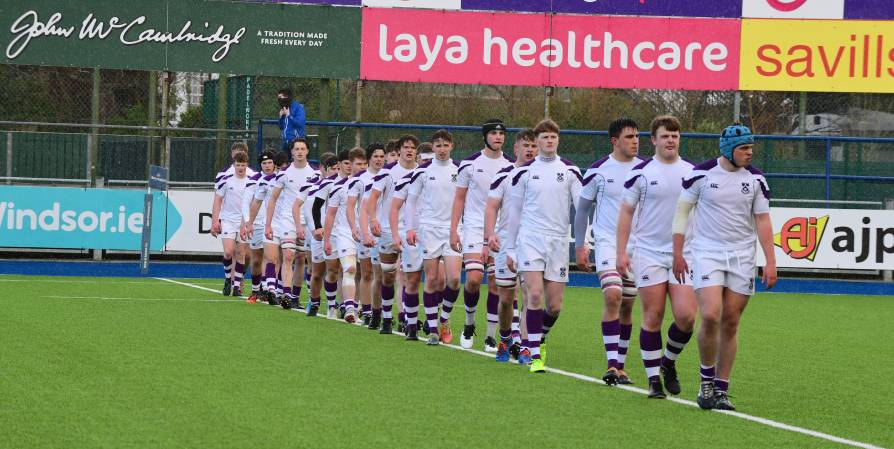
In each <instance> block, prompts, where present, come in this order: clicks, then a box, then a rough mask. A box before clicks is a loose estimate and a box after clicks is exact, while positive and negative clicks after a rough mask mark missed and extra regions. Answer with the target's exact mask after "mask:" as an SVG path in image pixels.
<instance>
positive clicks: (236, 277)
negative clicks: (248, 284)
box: [233, 262, 245, 288]
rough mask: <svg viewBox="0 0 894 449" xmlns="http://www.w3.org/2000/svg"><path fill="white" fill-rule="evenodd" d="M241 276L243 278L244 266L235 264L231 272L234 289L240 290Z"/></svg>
mask: <svg viewBox="0 0 894 449" xmlns="http://www.w3.org/2000/svg"><path fill="white" fill-rule="evenodd" d="M242 276H245V265H243V264H241V263H239V262H236V268H235V270H234V271H233V287H234V288H242Z"/></svg>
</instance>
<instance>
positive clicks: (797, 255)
mask: <svg viewBox="0 0 894 449" xmlns="http://www.w3.org/2000/svg"><path fill="white" fill-rule="evenodd" d="M828 221H829V216H828V215H826V216H825V217H820V218H816V217H795V218H792V219H790V220H789V221H787V222H785V224H783V225H782V230H780V231H779V234H775V235H774V236H773V243H774V244H775V245H776V246H778V247H780V248H782V251H784V252H785V253H786V254H788V256H789V257H791V258H792V259H807V260H809V261H811V262H813V259H815V258H816V250H817V249H818V248H819V244H820V242H821V241H822V239H823V232H825V230H826V223H827V222H828Z"/></svg>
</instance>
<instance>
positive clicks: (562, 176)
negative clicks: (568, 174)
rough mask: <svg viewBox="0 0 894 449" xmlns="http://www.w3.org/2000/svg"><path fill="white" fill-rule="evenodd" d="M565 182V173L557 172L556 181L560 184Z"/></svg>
mask: <svg viewBox="0 0 894 449" xmlns="http://www.w3.org/2000/svg"><path fill="white" fill-rule="evenodd" d="M564 180H565V173H562V172H559V173H556V181H558V182H562V181H564Z"/></svg>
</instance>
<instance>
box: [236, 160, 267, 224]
mask: <svg viewBox="0 0 894 449" xmlns="http://www.w3.org/2000/svg"><path fill="white" fill-rule="evenodd" d="M263 176H264V173H263V172H257V173H255V174H254V175H252V176H250V177H248V181H247V182H246V183H245V192H244V193H243V194H242V221H245V222H248V220H249V219H250V218H251V201H252V200H253V199H255V193H256V192H257V190H258V183H260V181H261V178H262V177H263ZM264 223H267V200H262V201H261V207H260V208H259V209H258V215H257V216H256V217H255V224H257V225H259V226H263V225H264Z"/></svg>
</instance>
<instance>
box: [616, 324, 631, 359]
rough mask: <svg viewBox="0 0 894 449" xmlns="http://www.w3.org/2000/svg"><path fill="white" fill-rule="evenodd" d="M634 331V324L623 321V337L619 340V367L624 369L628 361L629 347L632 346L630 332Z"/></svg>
mask: <svg viewBox="0 0 894 449" xmlns="http://www.w3.org/2000/svg"><path fill="white" fill-rule="evenodd" d="M632 333H633V324H624V323H621V338H620V339H619V340H618V369H619V370H623V369H624V362H625V361H627V348H629V347H630V334H632Z"/></svg>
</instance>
